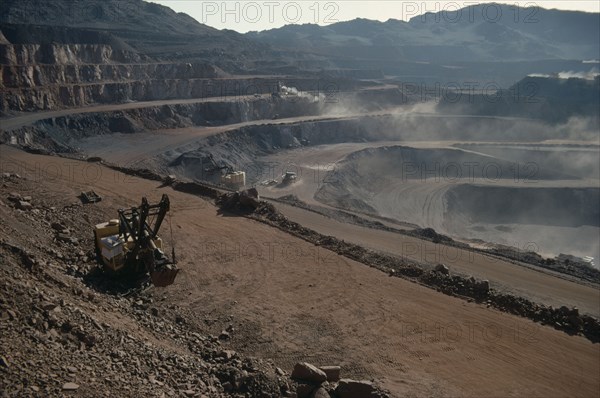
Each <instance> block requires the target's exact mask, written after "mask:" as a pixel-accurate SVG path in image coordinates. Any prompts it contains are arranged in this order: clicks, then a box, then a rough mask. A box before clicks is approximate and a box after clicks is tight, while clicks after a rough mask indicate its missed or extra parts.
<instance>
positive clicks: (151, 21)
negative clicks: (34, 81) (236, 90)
mask: <svg viewBox="0 0 600 398" xmlns="http://www.w3.org/2000/svg"><path fill="white" fill-rule="evenodd" d="M0 29H1V30H2V33H3V34H4V36H5V37H6V39H8V41H10V42H11V43H13V44H23V43H44V42H58V43H61V42H69V41H77V40H85V41H84V42H90V41H91V42H97V41H110V42H111V44H114V43H115V42H121V43H125V44H126V45H127V46H131V47H132V48H134V49H135V50H136V51H138V52H139V53H141V54H145V55H148V56H150V57H154V58H157V59H169V60H173V59H181V60H183V59H197V58H202V59H203V60H207V61H214V62H215V63H218V64H229V66H231V67H234V68H235V67H236V65H237V67H243V66H244V63H245V62H248V61H250V60H252V59H254V58H257V57H260V56H261V54H262V53H264V52H265V51H267V52H268V46H266V45H264V44H261V43H257V42H255V41H253V40H250V39H248V38H247V37H244V36H243V35H241V34H239V33H237V32H234V31H228V30H218V29H214V28H211V27H209V26H206V25H203V24H200V23H199V22H197V21H196V20H195V19H193V18H192V17H190V16H189V15H187V14H183V13H176V12H175V11H173V10H171V9H170V8H168V7H165V6H162V5H159V4H155V3H148V2H145V1H142V0H75V1H72V0H2V1H1V2H0Z"/></svg>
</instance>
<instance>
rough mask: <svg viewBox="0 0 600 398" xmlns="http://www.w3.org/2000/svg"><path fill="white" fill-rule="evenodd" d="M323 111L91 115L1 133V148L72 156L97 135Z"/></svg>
mask: <svg viewBox="0 0 600 398" xmlns="http://www.w3.org/2000/svg"><path fill="white" fill-rule="evenodd" d="M321 106H322V104H320V103H316V102H313V101H309V100H300V101H294V102H290V101H285V100H276V101H273V100H270V99H269V100H267V99H263V98H256V99H253V100H239V101H235V100H229V101H219V102H197V103H191V104H177V105H162V106H149V107H144V108H135V109H127V110H122V111H113V112H95V113H92V112H90V113H82V114H75V115H69V116H63V117H57V118H51V119H43V120H40V121H37V122H35V123H34V124H33V125H31V126H26V127H22V128H18V129H15V130H11V131H1V130H0V143H7V144H11V145H17V146H21V147H30V148H40V149H47V150H49V151H56V152H68V151H71V150H73V148H74V147H75V146H76V145H77V140H78V139H82V138H85V137H90V136H95V135H104V134H112V133H134V132H139V131H147V130H157V129H174V128H183V127H190V126H210V125H225V124H231V123H240V122H245V121H252V120H262V119H271V118H272V115H274V114H278V115H280V116H281V117H294V116H302V115H317V114H319V113H320V112H321Z"/></svg>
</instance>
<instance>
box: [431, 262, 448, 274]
mask: <svg viewBox="0 0 600 398" xmlns="http://www.w3.org/2000/svg"><path fill="white" fill-rule="evenodd" d="M434 271H435V272H439V273H441V274H444V275H450V269H448V267H446V266H445V265H444V264H438V265H436V266H435V268H434Z"/></svg>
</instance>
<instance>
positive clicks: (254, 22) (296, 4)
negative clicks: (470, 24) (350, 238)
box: [151, 0, 600, 32]
mask: <svg viewBox="0 0 600 398" xmlns="http://www.w3.org/2000/svg"><path fill="white" fill-rule="evenodd" d="M151 1H153V2H155V3H160V4H163V5H166V6H168V7H170V8H172V9H173V10H175V11H177V12H185V13H186V14H189V15H191V16H192V17H194V18H195V19H197V20H198V21H199V22H201V23H204V24H206V25H210V26H213V27H215V28H218V29H232V30H237V31H238V32H248V31H251V30H259V31H260V30H265V29H273V28H278V27H281V26H283V25H288V24H292V23H297V24H302V23H317V24H319V25H328V24H330V23H334V22H338V21H347V20H351V19H355V18H359V17H360V18H368V19H376V20H380V21H387V20H388V19H390V18H393V19H401V20H407V19H410V18H411V17H413V16H416V15H420V14H423V13H425V12H428V11H432V12H436V11H446V12H447V15H448V18H451V19H453V20H454V18H456V15H457V14H456V13H455V12H454V13H453V11H455V10H457V9H459V8H463V7H469V6H471V5H474V4H478V3H485V2H477V1H469V0H466V1H429V0H426V1H423V0H415V1H396V0H387V1H386V0H383V1H382V0H378V1H368V0H342V1H316V0H296V1H274V0H256V1H253V0H249V1H248V0H242V1H230V0H225V1H223V0H214V1H205V0H151ZM496 2H497V3H507V4H518V5H520V6H521V7H530V6H531V7H533V6H539V7H543V8H558V9H563V10H581V11H588V12H600V1H599V0H582V1H558V0H542V1H535V2H534V1H496ZM486 13H487V17H488V19H489V20H495V19H498V18H510V19H514V20H517V21H521V20H522V21H527V20H534V19H535V12H534V11H533V12H517V10H516V9H513V11H512V12H511V15H497V11H496V9H495V8H494V6H493V5H492V6H489V7H488V8H486ZM443 15H446V14H443ZM462 17H463V18H469V15H468V14H465V15H462Z"/></svg>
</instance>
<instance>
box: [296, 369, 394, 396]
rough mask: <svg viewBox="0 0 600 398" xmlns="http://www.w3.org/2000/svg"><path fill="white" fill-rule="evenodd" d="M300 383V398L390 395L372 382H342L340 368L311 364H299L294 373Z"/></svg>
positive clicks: (347, 380) (348, 380)
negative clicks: (319, 366)
mask: <svg viewBox="0 0 600 398" xmlns="http://www.w3.org/2000/svg"><path fill="white" fill-rule="evenodd" d="M291 377H292V379H293V380H294V381H296V382H297V383H298V387H297V389H296V391H297V397H298V398H330V397H336V398H386V397H388V394H387V393H386V392H385V391H383V390H381V389H380V388H379V387H378V386H376V385H375V383H373V382H372V381H367V380H360V381H359V380H352V379H341V380H340V367H339V366H323V367H321V368H318V367H316V366H314V365H312V364H310V363H306V362H298V363H297V364H296V365H295V366H294V370H293V371H292V376H291Z"/></svg>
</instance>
